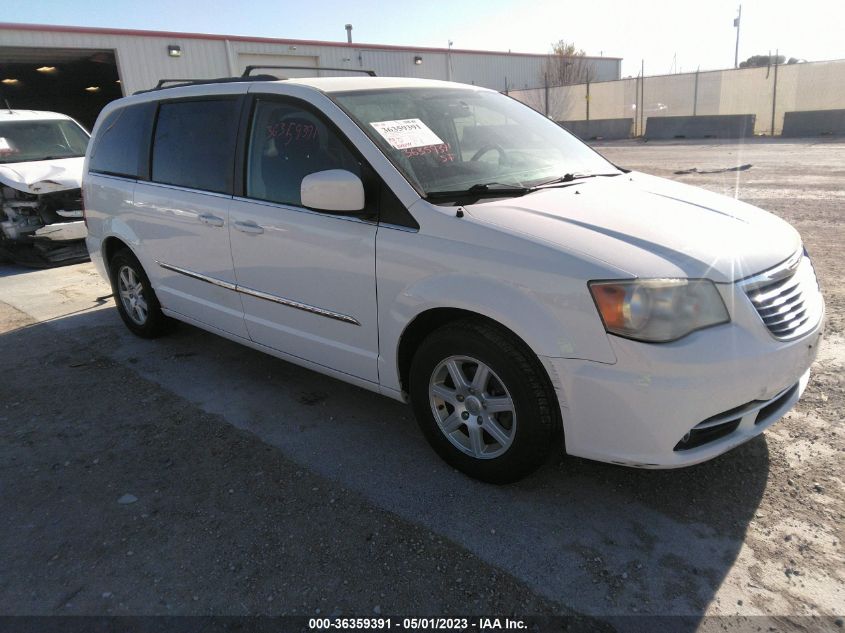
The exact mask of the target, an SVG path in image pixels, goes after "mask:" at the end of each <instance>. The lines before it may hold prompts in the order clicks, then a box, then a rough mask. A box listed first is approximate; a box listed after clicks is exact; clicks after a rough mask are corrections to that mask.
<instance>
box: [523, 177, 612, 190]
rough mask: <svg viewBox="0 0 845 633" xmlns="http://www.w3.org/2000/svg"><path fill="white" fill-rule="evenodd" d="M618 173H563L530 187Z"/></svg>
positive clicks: (544, 186) (540, 186)
mask: <svg viewBox="0 0 845 633" xmlns="http://www.w3.org/2000/svg"><path fill="white" fill-rule="evenodd" d="M618 175H619V173H615V174H578V173H573V174H564V175H563V176H559V177H557V178H552V179H551V180H546V181H545V182H541V183H538V184H536V185H533V186H532V187H531V191H537V189H544V188H546V187H553V186H555V185H562V184H565V183H568V182H573V181H575V180H583V179H584V178H595V177H597V176H618Z"/></svg>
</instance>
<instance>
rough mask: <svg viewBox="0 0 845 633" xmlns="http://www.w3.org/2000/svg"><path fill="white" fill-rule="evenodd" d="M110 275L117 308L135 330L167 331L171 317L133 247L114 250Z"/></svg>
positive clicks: (143, 332) (146, 333)
mask: <svg viewBox="0 0 845 633" xmlns="http://www.w3.org/2000/svg"><path fill="white" fill-rule="evenodd" d="M109 277H110V278H111V285H112V293H113V294H114V302H115V304H116V305H117V311H118V313H119V314H120V318H121V319H123V322H124V323H125V324H126V327H128V328H129V329H130V330H131V331H132V333H133V334H136V335H137V336H140V337H142V338H157V337H159V336H161V335H162V334H164V333H166V332H167V330H168V329H169V327H170V324H171V319H169V318H167V317H166V316H165V315H164V313H163V312H162V311H161V305H160V304H159V302H158V298H157V297H156V294H155V291H154V290H153V287H152V284H150V279H149V277H147V274H146V273H145V272H144V268H143V267H142V266H141V263H140V262H139V261H138V259H137V258H136V257H135V255H133V254H132V251H130V250H128V249H123V250H120V251H118V252H117V253H115V255H114V257H112V258H111V261H110V262H109Z"/></svg>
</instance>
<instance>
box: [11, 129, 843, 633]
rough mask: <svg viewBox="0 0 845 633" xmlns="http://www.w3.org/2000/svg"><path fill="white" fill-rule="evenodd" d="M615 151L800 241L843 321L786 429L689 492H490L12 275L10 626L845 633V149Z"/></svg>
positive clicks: (393, 420) (347, 413)
mask: <svg viewBox="0 0 845 633" xmlns="http://www.w3.org/2000/svg"><path fill="white" fill-rule="evenodd" d="M597 149H598V150H599V151H601V152H602V153H604V154H605V155H607V156H608V157H609V158H610V159H611V160H614V161H615V162H617V163H618V164H620V165H623V166H627V167H632V168H636V169H640V170H642V171H647V172H649V173H654V174H656V175H661V176H666V177H670V178H677V179H680V180H683V181H684V182H689V183H691V184H696V185H700V186H703V187H706V188H709V189H713V190H715V191H720V192H723V193H727V194H729V195H733V194H734V193H736V195H738V196H739V197H740V198H742V199H743V200H746V201H748V202H751V203H752V204H757V205H759V206H762V207H764V208H766V209H769V210H771V211H773V212H775V213H777V214H778V215H781V216H782V217H784V218H786V219H787V220H789V221H790V222H792V223H793V224H794V225H795V226H796V227H797V228H798V230H799V231H800V232H801V233H802V235H803V236H804V239H805V242H806V244H807V247H808V249H809V251H810V253H811V255H812V256H813V258H814V262H815V265H816V268H817V271H818V274H819V277H820V279H821V283H822V286H823V290H824V293H825V298H826V301H827V306H828V322H829V325H828V332H827V335H826V338H825V340H824V342H823V345H822V349H821V352H820V357H819V360H818V362H817V363H816V365H815V367H814V372H813V378H812V381H811V383H810V385H809V387H808V389H807V391H806V393H805V395H804V397H803V399H802V400H801V402H800V403H799V405H798V406H797V407H796V409H795V410H794V411H793V412H791V413H790V414H789V415H787V416H786V418H785V419H784V420H783V421H781V422H780V423H778V424H777V425H775V426H774V427H773V428H772V429H771V430H769V431H767V432H766V433H765V434H764V435H763V436H761V437H759V438H756V439H755V440H753V441H751V442H749V443H748V444H746V445H744V446H741V447H739V448H737V449H735V450H734V451H731V452H730V453H728V454H726V455H724V456H722V457H720V458H718V459H716V460H713V461H711V462H709V463H707V464H702V465H700V466H696V467H692V468H687V469H683V470H679V471H639V470H630V469H624V468H620V467H615V466H610V465H605V464H598V463H593V462H588V461H585V460H579V459H574V458H561V459H555V460H552V462H551V463H549V464H548V465H547V466H546V467H544V468H543V469H541V470H540V471H539V472H538V473H536V474H535V475H533V476H531V477H529V478H527V479H526V480H525V481H523V482H520V483H518V484H516V485H513V486H507V487H492V486H487V485H484V484H480V483H478V482H474V481H470V480H468V479H466V478H464V477H463V476H461V475H460V474H458V473H455V472H454V471H452V470H451V469H449V468H448V467H446V466H445V465H444V464H442V463H441V462H440V461H439V460H438V459H437V457H436V456H435V455H434V454H433V453H432V452H431V451H430V450H429V449H428V447H427V445H426V444H425V442H424V440H423V438H422V437H421V435H420V434H419V432H418V431H417V429H416V427H415V425H414V422H413V420H412V419H411V413H410V410H409V408H407V407H405V406H403V405H401V404H399V403H395V402H392V401H389V400H386V399H383V398H380V397H378V396H376V395H374V394H371V393H368V392H364V391H362V390H359V389H356V388H354V387H351V386H348V385H345V384H342V383H339V382H337V381H334V380H332V379H330V378H326V377H323V376H320V375H317V374H314V373H312V372H309V371H305V370H302V369H299V368H297V367H294V366H292V365H289V364H287V363H284V362H282V361H279V360H276V359H273V358H271V357H269V356H265V355H263V354H260V353H258V352H255V351H253V350H249V349H247V348H245V347H242V346H238V345H236V344H234V343H231V342H229V341H226V340H223V339H221V338H218V337H215V336H213V335H211V334H208V333H205V332H202V331H200V330H197V329H195V328H192V327H188V326H183V327H180V328H179V329H178V330H177V331H176V332H175V333H174V334H173V335H171V336H169V337H167V338H165V339H161V340H159V341H153V342H150V341H142V340H139V339H136V338H134V337H132V336H131V335H130V334H129V333H128V332H127V331H126V330H125V328H124V327H123V325H122V324H121V323H120V321H119V319H118V317H117V315H116V312H115V311H114V308H113V307H112V304H111V301H110V299H107V298H106V295H107V294H108V288H107V286H106V285H105V284H104V283H103V282H102V280H100V279H99V277H97V276H96V274H95V273H94V271H93V269H92V267H91V266H90V265H89V264H82V265H77V266H69V267H65V268H61V269H54V270H47V271H29V270H26V269H22V268H15V267H11V266H5V267H3V266H0V332H2V335H0V350H2V354H0V372H2V376H3V379H2V381H0V438H2V439H1V440H0V469H2V473H3V474H2V478H0V507H2V509H3V511H2V515H0V526H2V531H0V561H2V566H0V614H42V615H51V614H74V615H76V614H89V615H101V614H102V615H105V614H228V615H239V614H305V615H314V614H318V613H319V614H322V615H333V614H344V615H373V614H378V613H383V614H391V613H392V614H397V613H402V614H418V615H423V614H427V615H445V614H469V613H475V614H499V615H507V614H511V613H516V614H522V615H525V614H537V615H551V614H565V615H572V614H581V615H582V616H583V617H582V618H581V619H579V620H577V621H576V622H577V625H578V627H581V628H590V629H592V628H605V627H607V628H611V627H613V626H618V625H619V622H618V621H614V620H611V621H609V622H608V621H606V620H604V619H605V618H607V617H608V616H631V615H636V616H637V617H639V616H640V615H641V614H659V615H666V614H671V615H692V616H694V618H693V622H694V623H696V625H705V624H707V622H711V623H714V624H713V626H716V628H722V627H724V626H725V625H726V622H727V621H725V620H713V621H704V622H703V623H700V622H698V620H697V619H696V618H697V617H698V616H701V615H704V614H707V615H731V616H749V617H752V618H753V617H754V616H758V615H760V614H766V615H771V616H778V617H780V616H783V617H788V618H792V619H791V620H782V619H778V620H777V622H778V623H781V624H782V623H783V622H789V623H790V626H787V627H786V628H805V629H809V628H812V629H816V628H818V626H828V625H829V626H830V627H831V630H841V627H838V626H837V625H836V624H834V619H835V618H832V617H831V618H828V617H827V616H835V615H837V614H838V615H841V614H842V612H843V610H845V609H843V606H842V605H843V604H845V560H843V547H842V541H843V536H845V535H843V525H845V494H843V482H842V477H843V474H842V463H843V462H842V458H843V451H845V439H843V424H842V419H843V408H845V397H843V394H844V393H845V389H843V388H844V387H845V380H843V371H842V370H843V363H845V332H843V328H844V327H845V310H843V301H845V281H843V272H845V271H843V264H842V256H841V253H840V250H839V249H840V248H841V245H842V244H843V243H845V231H843V222H842V219H841V213H842V209H843V202H845V191H843V182H845V167H843V166H845V144H842V143H809V142H807V143H799V142H793V143H787V142H753V143H748V144H745V145H735V144H710V143H690V142H677V143H654V142H651V143H638V142H620V143H600V144H597ZM742 163H751V164H752V165H753V166H752V167H751V168H750V169H748V170H747V171H743V172H724V173H718V174H689V175H675V174H674V173H673V172H674V171H677V170H682V169H688V168H692V167H696V168H698V169H699V170H702V169H718V168H725V167H731V166H734V165H738V164H742ZM318 610H319V611H318ZM807 615H816V616H825V618H826V619H825V620H824V621H823V622H821V623H820V621H815V620H813V621H809V622H812V623H813V626H808V625H807V621H802V620H800V617H801V616H807ZM593 618H600V619H601V620H596V619H593ZM731 622H736V621H733V620H732V621H731ZM751 622H754V626H755V627H757V626H759V621H756V620H753V619H752V620H751ZM817 625H818V626H817ZM623 628H624V627H623ZM687 628H689V627H687ZM763 630H765V627H764V629H763Z"/></svg>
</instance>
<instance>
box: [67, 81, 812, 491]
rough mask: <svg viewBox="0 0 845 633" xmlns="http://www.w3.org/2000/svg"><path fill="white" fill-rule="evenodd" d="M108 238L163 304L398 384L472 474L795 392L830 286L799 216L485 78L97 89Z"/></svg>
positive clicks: (284, 352)
mask: <svg viewBox="0 0 845 633" xmlns="http://www.w3.org/2000/svg"><path fill="white" fill-rule="evenodd" d="M83 193H84V200H85V212H86V220H87V226H88V238H87V244H88V249H89V251H90V254H91V258H92V260H93V261H94V262H95V264H96V265H97V267H98V269H99V270H100V272H101V273H102V274H103V275H104V276H105V277H106V278H107V279H108V280H109V281H110V282H111V284H112V287H113V289H114V296H115V301H116V304H117V309H118V311H119V313H120V315H121V317H122V318H123V321H124V322H125V323H126V325H127V326H128V327H129V329H130V330H132V331H133V332H134V333H136V334H138V335H140V336H144V337H154V336H157V335H159V334H161V333H162V332H164V331H166V329H167V326H168V323H169V322H170V320H171V319H178V320H180V321H186V322H188V323H191V324H194V325H196V326H198V327H201V328H204V329H206V330H209V331H211V332H214V333H217V334H220V335H222V336H225V337H227V338H230V339H232V340H235V341H238V342H241V343H244V344H245V345H249V346H250V347H253V348H256V349H259V350H262V351H265V352H268V353H270V354H273V355H274V356H277V357H279V358H282V359H284V360H287V361H290V362H293V363H296V364H299V365H302V366H304V367H307V368H309V369H313V370H315V371H319V372H322V373H325V374H328V375H330V376H333V377H335V378H338V379H340V380H344V381H347V382H350V383H353V384H355V385H359V386H361V387H364V388H366V389H371V390H373V391H377V392H379V393H382V394H384V395H386V396H390V397H392V398H395V399H397V400H402V401H410V403H411V405H412V406H413V409H414V412H415V415H416V417H417V419H418V421H419V425H420V427H421V429H422V431H423V433H424V435H425V437H426V438H427V440H428V441H429V442H430V443H431V445H432V446H433V447H434V449H435V450H436V451H437V453H439V454H440V456H441V457H442V458H443V459H445V460H446V461H447V462H448V463H449V464H451V465H452V466H454V467H456V468H458V469H460V470H462V471H463V472H465V473H467V474H469V475H471V476H473V477H477V478H479V479H483V480H486V481H493V482H507V481H513V480H516V479H518V478H520V477H522V476H523V475H525V474H526V473H527V472H529V471H530V470H531V469H533V468H535V467H536V466H538V465H539V464H540V463H542V461H543V460H544V458H545V457H546V456H547V454H548V453H549V451H551V450H553V449H554V450H564V451H565V452H566V453H569V454H571V455H577V456H581V457H586V458H590V459H596V460H601V461H606V462H612V463H615V464H623V465H627V466H635V467H640V468H672V467H678V466H686V465H690V464H695V463H698V462H701V461H704V460H707V459H710V458H712V457H715V456H716V455H719V454H721V453H724V452H725V451H727V450H729V449H731V448H733V447H735V446H737V445H738V444H741V443H742V442H745V441H747V440H748V439H749V438H751V437H754V436H755V435H758V434H760V433H762V432H763V430H764V429H765V428H767V427H768V426H770V425H771V424H772V423H774V422H775V421H776V420H778V419H779V418H780V417H782V416H783V415H784V414H785V413H786V412H787V411H788V410H789V409H790V408H791V407H792V406H793V405H795V403H796V402H797V400H798V398H799V397H800V396H801V393H802V391H803V390H804V388H805V386H806V385H807V381H808V378H809V368H810V365H811V363H812V362H813V359H814V358H815V356H816V352H817V349H818V342H819V337H820V335H821V331H822V327H823V322H824V303H823V300H822V296H821V293H820V291H819V287H818V283H817V281H816V276H815V273H814V271H813V266H812V264H811V263H810V259H809V257H808V256H807V253H806V251H805V250H804V248H803V246H802V243H801V238H800V236H799V235H798V233H797V232H796V231H795V230H794V229H793V228H792V227H791V226H790V225H789V224H787V223H786V222H784V221H783V220H780V219H779V218H777V217H775V216H773V215H771V214H769V213H767V212H765V211H762V210H760V209H758V208H755V207H753V206H750V205H748V204H745V203H742V202H739V201H737V200H734V199H731V198H726V197H723V196H720V195H716V194H714V193H709V192H707V191H703V190H701V189H697V188H694V187H689V186H686V185H683V184H679V183H676V182H671V181H667V180H663V179H660V178H656V177H652V176H648V175H646V174H642V173H636V172H632V171H629V170H626V169H622V168H619V167H616V166H614V165H613V164H611V163H610V162H608V161H607V160H605V159H604V158H602V157H601V156H600V155H599V154H597V153H596V152H595V151H593V150H592V149H590V148H589V147H587V146H586V145H584V144H583V143H581V142H580V141H578V140H577V139H576V138H574V137H573V136H572V135H570V134H569V133H567V132H566V131H565V130H563V129H562V128H561V127H559V126H558V125H556V124H555V123H554V122H552V121H550V120H549V119H547V118H546V117H544V116H542V115H541V114H539V113H537V112H535V111H534V110H532V109H530V108H528V107H526V106H524V105H522V104H521V103H519V102H517V101H515V100H513V99H511V98H509V97H507V96H505V95H501V94H499V93H497V92H494V91H492V90H486V89H483V88H479V87H477V86H468V85H461V84H455V83H447V82H440V81H428V80H417V79H402V78H380V77H360V78H356V77H339V78H315V79H290V80H283V81H266V80H265V81H249V80H248V79H239V80H234V81H233V80H219V81H212V82H196V83H195V84H193V85H181V86H174V87H170V88H162V89H157V90H152V91H148V92H146V93H143V94H137V95H135V96H132V97H128V98H125V99H120V100H118V101H115V102H113V103H111V104H110V105H109V106H107V107H106V109H105V110H103V112H102V114H101V115H100V117H99V119H98V121H97V124H96V126H95V128H94V132H93V137H92V142H91V144H90V145H89V149H88V153H87V155H86V163H85V171H84V178H83Z"/></svg>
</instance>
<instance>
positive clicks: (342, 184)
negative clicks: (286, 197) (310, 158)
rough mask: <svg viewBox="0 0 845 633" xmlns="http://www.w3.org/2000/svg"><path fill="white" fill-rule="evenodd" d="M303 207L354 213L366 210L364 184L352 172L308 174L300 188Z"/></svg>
mask: <svg viewBox="0 0 845 633" xmlns="http://www.w3.org/2000/svg"><path fill="white" fill-rule="evenodd" d="M300 196H301V198H302V206H304V207H308V208H310V209H319V210H321V211H337V212H341V213H352V212H355V211H361V210H362V209H363V208H364V184H363V183H362V182H361V179H360V178H358V176H356V175H355V174H353V173H352V172H351V171H346V170H345V169H328V170H326V171H318V172H314V173H313V174H308V175H307V176H305V178H303V179H302V185H301V186H300Z"/></svg>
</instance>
